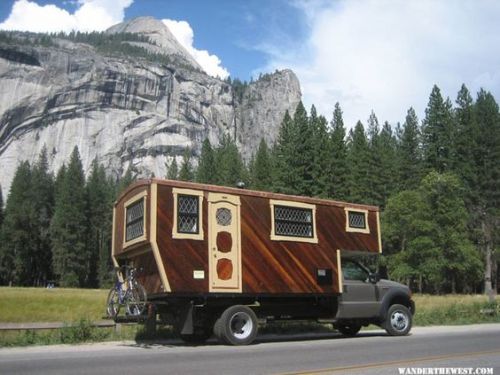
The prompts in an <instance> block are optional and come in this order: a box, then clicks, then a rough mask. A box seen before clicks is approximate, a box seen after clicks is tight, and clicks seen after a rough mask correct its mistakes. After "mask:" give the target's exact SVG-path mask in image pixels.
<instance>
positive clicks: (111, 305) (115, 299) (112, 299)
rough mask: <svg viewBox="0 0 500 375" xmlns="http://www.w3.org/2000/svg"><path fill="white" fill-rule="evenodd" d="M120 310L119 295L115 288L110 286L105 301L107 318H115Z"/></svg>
mask: <svg viewBox="0 0 500 375" xmlns="http://www.w3.org/2000/svg"><path fill="white" fill-rule="evenodd" d="M119 312H120V297H119V295H118V291H117V290H116V289H115V288H111V290H110V291H109V293H108V299H107V302H106V314H107V316H108V318H113V319H114V318H116V317H117V316H118V313H119Z"/></svg>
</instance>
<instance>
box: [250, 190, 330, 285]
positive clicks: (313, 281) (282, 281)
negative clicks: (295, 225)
mask: <svg viewBox="0 0 500 375" xmlns="http://www.w3.org/2000/svg"><path fill="white" fill-rule="evenodd" d="M322 209H323V207H317V215H316V220H317V221H318V222H319V221H320V220H319V216H321V215H322ZM241 213H242V220H241V223H242V231H241V237H242V239H241V240H242V241H241V245H242V258H243V264H242V266H243V292H244V293H274V294H276V293H277V294H289V293H338V292H339V285H338V275H337V252H336V248H335V246H334V243H328V242H327V241H325V240H324V238H321V235H320V236H319V238H318V240H319V241H318V243H307V242H299V241H295V240H291V241H277V240H272V239H271V220H272V217H271V206H270V200H269V199H267V198H260V197H254V196H241ZM323 271H324V272H326V277H319V278H318V275H321V272H323ZM318 272H319V273H318Z"/></svg>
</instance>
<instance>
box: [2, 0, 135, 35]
mask: <svg viewBox="0 0 500 375" xmlns="http://www.w3.org/2000/svg"><path fill="white" fill-rule="evenodd" d="M132 2H133V0H78V2H77V5H78V8H77V9H76V11H75V12H74V13H69V12H68V11H66V10H65V9H62V8H59V7H57V6H56V5H53V4H47V5H38V4H37V3H36V2H34V1H29V0H16V2H15V3H14V5H13V6H12V11H11V13H10V15H9V17H8V18H7V19H6V20H5V21H4V22H2V23H0V29H4V30H22V31H33V32H56V31H66V32H69V31H71V30H79V31H103V30H106V29H107V28H108V27H110V26H112V25H114V24H117V23H119V22H122V21H123V18H124V11H125V9H126V8H127V7H128V6H130V5H131V4H132Z"/></svg>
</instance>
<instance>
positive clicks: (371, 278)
mask: <svg viewBox="0 0 500 375" xmlns="http://www.w3.org/2000/svg"><path fill="white" fill-rule="evenodd" d="M368 281H369V282H371V283H372V284H376V283H378V282H379V281H380V275H379V274H378V273H377V272H375V273H370V274H369V275H368Z"/></svg>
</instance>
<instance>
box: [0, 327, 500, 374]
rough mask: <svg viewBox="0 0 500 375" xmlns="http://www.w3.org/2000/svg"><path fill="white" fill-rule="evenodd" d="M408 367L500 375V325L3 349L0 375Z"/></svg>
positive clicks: (288, 371)
mask: <svg viewBox="0 0 500 375" xmlns="http://www.w3.org/2000/svg"><path fill="white" fill-rule="evenodd" d="M406 367H411V368H421V367H425V368H435V367H454V368H457V367H459V368H474V369H475V368H487V367H489V368H493V369H494V370H493V371H494V374H497V375H500V324H481V325H470V326H455V327H425V328H418V327H417V328H414V329H413V330H412V334H411V335H410V336H406V337H390V336H387V335H386V334H385V332H383V331H380V330H377V331H366V332H363V331H362V332H361V333H360V334H359V335H358V336H357V337H355V338H343V337H341V336H340V335H338V334H315V335H294V336H262V337H259V339H258V340H257V342H256V343H255V344H254V345H250V346H246V347H230V346H223V345H219V344H217V343H215V342H209V343H208V344H207V345H203V346H186V345H183V344H182V343H181V342H180V341H174V340H172V341H168V342H162V343H154V344H147V345H146V344H141V345H138V344H135V343H133V342H122V343H117V342H115V343H103V344H88V345H74V346H73V345H72V346H67V345H57V346H47V347H31V348H12V349H6V348H4V349H0V374H103V375H106V374H134V375H138V374H140V375H142V374H310V373H313V374H330V373H334V374H399V373H400V372H399V369H400V368H406Z"/></svg>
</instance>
